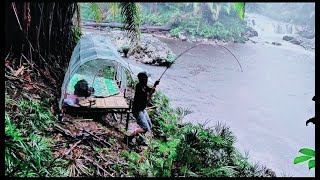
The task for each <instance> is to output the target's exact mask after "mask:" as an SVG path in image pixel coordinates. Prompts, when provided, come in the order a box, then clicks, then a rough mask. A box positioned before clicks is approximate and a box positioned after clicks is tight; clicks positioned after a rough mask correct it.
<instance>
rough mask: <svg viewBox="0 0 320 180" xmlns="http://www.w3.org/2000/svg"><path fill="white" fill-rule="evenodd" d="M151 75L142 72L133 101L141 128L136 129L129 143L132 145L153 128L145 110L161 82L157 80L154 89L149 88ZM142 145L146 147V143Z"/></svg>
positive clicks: (133, 112)
mask: <svg viewBox="0 0 320 180" xmlns="http://www.w3.org/2000/svg"><path fill="white" fill-rule="evenodd" d="M148 77H149V75H148V74H147V73H146V72H140V73H139V74H138V79H139V82H138V83H137V85H136V88H135V95H134V99H133V106H132V114H133V116H134V117H135V118H136V120H137V123H138V125H139V126H140V128H138V129H136V130H135V131H134V132H133V134H132V136H131V137H130V139H129V141H130V143H131V141H132V139H133V137H134V136H136V135H139V134H144V133H146V132H147V131H150V130H151V128H152V123H151V120H150V118H149V115H148V113H147V111H146V110H145V108H146V106H147V103H148V100H149V99H150V97H151V96H152V94H153V93H154V92H155V89H156V86H157V85H158V84H159V83H160V80H157V81H156V82H155V83H154V85H153V87H152V88H150V87H148V86H147V82H148ZM141 143H142V144H144V145H145V142H144V141H143V140H142V142H141Z"/></svg>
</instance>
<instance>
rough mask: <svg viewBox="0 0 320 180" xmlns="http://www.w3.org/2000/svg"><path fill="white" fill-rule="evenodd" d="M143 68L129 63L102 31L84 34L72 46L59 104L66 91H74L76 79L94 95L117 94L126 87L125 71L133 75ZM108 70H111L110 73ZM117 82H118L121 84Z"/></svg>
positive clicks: (65, 96) (60, 106)
mask: <svg viewBox="0 0 320 180" xmlns="http://www.w3.org/2000/svg"><path fill="white" fill-rule="evenodd" d="M141 71H142V69H141V68H138V67H135V66H130V65H129V63H128V62H126V61H125V60H124V59H122V57H121V56H120V55H119V53H118V51H117V49H116V47H115V46H114V45H113V44H112V43H111V41H110V40H109V39H108V38H107V37H105V36H102V35H98V34H89V35H85V36H83V37H82V38H81V39H80V40H79V42H78V44H77V45H76V47H75V48H74V50H73V53H72V56H71V59H70V62H69V66H68V69H67V71H66V74H65V77H64V81H63V84H62V87H61V99H60V102H59V108H60V109H61V108H62V104H63V100H64V99H65V98H67V94H73V92H74V85H75V83H76V82H77V81H78V80H81V79H85V80H86V81H87V82H88V84H89V86H90V87H94V88H95V94H94V95H95V96H104V97H105V96H109V95H114V94H117V93H118V92H120V91H123V90H125V89H126V88H127V75H131V76H132V77H136V76H137V74H138V73H139V72H141ZM110 72H111V73H110ZM116 82H119V84H120V88H119V87H118V86H117V84H116Z"/></svg>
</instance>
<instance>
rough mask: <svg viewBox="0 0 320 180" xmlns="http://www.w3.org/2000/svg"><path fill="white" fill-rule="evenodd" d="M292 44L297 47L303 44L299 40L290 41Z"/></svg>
mask: <svg viewBox="0 0 320 180" xmlns="http://www.w3.org/2000/svg"><path fill="white" fill-rule="evenodd" d="M290 42H291V43H292V44H296V45H300V44H301V41H300V40H297V39H296V38H294V39H292V40H291V41H290Z"/></svg>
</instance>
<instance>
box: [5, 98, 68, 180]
mask: <svg viewBox="0 0 320 180" xmlns="http://www.w3.org/2000/svg"><path fill="white" fill-rule="evenodd" d="M5 98H6V99H5V103H6V112H5V135H6V141H5V165H6V167H5V174H6V175H7V176H18V177H39V176H47V177H48V176H53V175H57V176H63V175H65V173H66V171H65V170H63V168H62V167H61V163H59V160H57V161H53V160H54V158H53V156H52V153H51V150H50V146H51V143H52V142H53V140H52V139H50V138H47V137H45V134H44V132H45V131H47V130H48V128H49V127H50V126H51V125H52V123H53V120H54V117H53V116H52V114H51V112H50V111H49V110H48V108H46V107H45V106H44V104H39V103H36V102H34V101H30V100H24V99H20V100H17V101H16V100H13V99H11V98H10V96H7V95H6V97H5ZM13 110H15V111H13ZM9 112H15V113H13V114H12V113H9Z"/></svg>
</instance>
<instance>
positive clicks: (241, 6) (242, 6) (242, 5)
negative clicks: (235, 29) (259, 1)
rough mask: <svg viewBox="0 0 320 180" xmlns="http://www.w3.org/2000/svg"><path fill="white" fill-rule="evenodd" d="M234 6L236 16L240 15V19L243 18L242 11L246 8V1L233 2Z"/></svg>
mask: <svg viewBox="0 0 320 180" xmlns="http://www.w3.org/2000/svg"><path fill="white" fill-rule="evenodd" d="M233 5H234V8H235V10H236V12H237V13H238V16H239V17H240V19H242V20H243V19H244V13H245V8H246V6H245V5H246V3H240V2H237V3H233Z"/></svg>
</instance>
